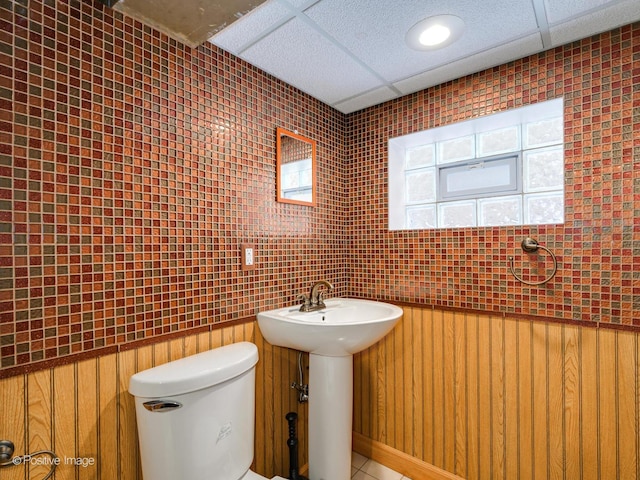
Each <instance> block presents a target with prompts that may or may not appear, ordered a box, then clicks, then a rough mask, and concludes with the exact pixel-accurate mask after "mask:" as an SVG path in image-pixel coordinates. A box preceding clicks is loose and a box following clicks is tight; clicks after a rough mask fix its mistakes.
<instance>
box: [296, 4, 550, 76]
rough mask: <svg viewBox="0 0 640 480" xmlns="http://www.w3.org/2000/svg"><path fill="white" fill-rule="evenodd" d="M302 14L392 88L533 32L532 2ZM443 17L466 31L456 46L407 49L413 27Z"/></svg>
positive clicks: (363, 7)
mask: <svg viewBox="0 0 640 480" xmlns="http://www.w3.org/2000/svg"><path fill="white" fill-rule="evenodd" d="M337 11H339V12H340V15H336V12H337ZM489 12H490V14H489ZM305 13H306V14H307V15H308V16H309V17H310V18H311V19H312V20H313V21H314V22H316V23H317V24H318V25H319V26H320V27H321V28H322V29H324V30H326V32H327V33H328V34H329V35H330V36H332V37H333V38H334V39H335V40H336V41H337V42H340V43H342V44H343V45H344V46H345V47H346V48H347V49H348V50H349V51H350V52H352V53H353V54H354V55H355V56H356V57H358V58H360V59H361V60H362V61H363V62H364V63H365V64H366V65H368V66H369V67H370V68H371V69H373V70H374V71H375V72H377V73H378V74H379V75H381V76H382V77H383V78H384V79H385V80H387V81H390V82H393V81H397V80H398V79H402V78H407V77H410V76H412V75H415V74H417V73H419V72H422V71H424V70H427V69H429V68H434V67H438V66H441V65H445V64H447V63H449V62H451V61H452V60H453V61H454V60H456V59H458V58H463V57H465V56H467V55H469V54H470V53H473V52H479V51H482V50H486V49H489V48H492V47H494V46H496V45H497V44H499V43H502V42H508V41H511V40H513V39H517V38H520V37H522V36H524V35H526V34H530V33H532V32H535V31H536V30H537V22H536V18H535V14H534V10H533V6H532V3H531V0H506V1H505V0H483V1H482V2H478V1H477V0H458V1H456V2H450V1H445V0H438V1H431V2H425V1H424V0H404V1H403V2H402V3H401V4H398V3H396V2H389V1H388V0H350V1H349V2H344V1H343V0H322V1H321V2H319V3H317V4H316V5H314V6H313V7H311V8H309V9H308V10H306V12H305ZM444 13H447V14H453V15H457V16H459V17H460V18H462V19H463V20H464V22H465V24H466V28H465V32H464V34H463V36H462V38H461V39H460V40H458V41H457V42H455V43H454V44H452V45H450V46H449V47H447V48H444V49H442V50H436V51H429V52H418V51H415V50H412V49H410V48H409V47H408V46H407V45H406V44H405V40H404V38H405V35H406V32H407V31H408V30H409V28H410V27H411V26H413V25H414V24H415V23H417V22H418V21H420V20H422V19H423V18H426V17H429V16H432V15H439V14H444Z"/></svg>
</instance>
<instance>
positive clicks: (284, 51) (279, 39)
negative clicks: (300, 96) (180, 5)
mask: <svg viewBox="0 0 640 480" xmlns="http://www.w3.org/2000/svg"><path fill="white" fill-rule="evenodd" d="M240 56H241V57H242V58H243V59H244V60H246V61H248V62H249V63H251V64H253V65H255V66H257V67H259V68H262V69H263V70H265V71H266V72H268V73H270V74H272V75H274V76H276V77H277V78H279V79H281V80H284V81H285V82H287V83H289V84H291V85H293V86H295V87H298V88H300V89H301V90H303V91H305V92H306V93H308V94H310V95H312V96H314V97H316V98H319V99H322V100H323V101H324V102H325V103H328V104H333V103H336V102H339V101H341V100H343V99H345V98H349V97H352V96H354V95H357V94H359V93H361V92H363V91H368V90H371V89H374V88H376V87H379V86H381V85H382V82H381V81H380V80H379V79H378V78H377V77H376V76H375V75H373V74H372V73H371V72H369V71H368V70H367V69H366V68H364V67H363V66H362V65H360V64H359V63H358V62H356V61H354V60H353V58H352V57H351V56H350V55H348V54H347V53H345V52H344V51H343V50H342V49H341V48H339V47H338V46H336V45H335V44H334V43H332V42H331V41H330V40H329V39H327V38H326V37H325V36H324V35H322V34H321V33H319V32H318V31H317V30H315V29H314V28H313V27H312V26H310V25H309V24H308V23H307V22H304V21H302V20H299V19H298V18H294V19H292V20H290V21H289V22H287V23H286V24H284V25H283V26H281V27H280V28H278V29H277V30H275V31H274V32H272V33H271V34H269V35H268V36H266V37H265V38H264V39H262V40H260V41H259V42H258V43H256V44H255V45H253V46H251V47H250V48H248V49H247V50H245V51H244V52H243V53H242V54H241V55H240Z"/></svg>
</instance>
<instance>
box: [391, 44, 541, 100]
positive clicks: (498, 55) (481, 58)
mask: <svg viewBox="0 0 640 480" xmlns="http://www.w3.org/2000/svg"><path fill="white" fill-rule="evenodd" d="M541 50H542V39H541V37H540V35H539V34H537V33H536V34H532V35H529V36H527V37H525V38H521V39H518V40H515V41H513V42H510V43H508V44H507V45H502V46H500V47H496V48H493V49H491V50H487V51H484V52H482V53H478V54H476V55H471V56H469V57H466V58H463V59H460V60H457V61H454V62H451V63H449V64H446V65H443V66H441V67H438V68H436V69H434V70H429V71H427V72H424V73H420V74H418V75H414V76H412V77H409V78H407V79H405V80H401V81H399V82H395V83H394V84H393V86H394V87H395V88H397V89H398V90H399V91H400V92H402V93H403V94H408V93H413V92H417V91H418V90H422V89H424V88H428V87H433V86H434V85H439V84H441V83H444V82H448V81H449V80H451V79H453V78H461V77H464V76H465V75H469V74H472V73H475V72H479V71H481V70H485V69H487V68H490V67H493V66H496V65H502V64H503V63H507V62H510V61H512V60H516V59H518V58H523V57H526V56H527V55H531V54H533V53H536V52H539V51H541Z"/></svg>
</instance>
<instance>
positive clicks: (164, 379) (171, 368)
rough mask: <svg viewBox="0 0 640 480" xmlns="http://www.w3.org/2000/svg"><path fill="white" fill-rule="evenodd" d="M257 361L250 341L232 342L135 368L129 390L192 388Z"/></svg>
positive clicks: (149, 394) (154, 392) (156, 392)
mask: <svg viewBox="0 0 640 480" xmlns="http://www.w3.org/2000/svg"><path fill="white" fill-rule="evenodd" d="M257 362H258V348H257V347H256V346H255V345H254V344H253V343H251V342H239V343H232V344H230V345H225V346H224V347H220V348H214V349H213V350H208V351H206V352H202V353H198V354H195V355H191V356H189V357H184V358H181V359H179V360H174V361H173V362H169V363H165V364H162V365H159V366H157V367H153V368H150V369H148V370H143V371H142V372H138V373H136V374H135V375H133V376H132V377H131V379H130V380H129V393H131V394H132V395H135V396H136V397H145V398H156V397H165V396H167V395H180V394H184V393H189V392H195V391H196V390H201V389H203V388H207V387H211V386H213V385H217V384H219V383H222V382H226V381H227V380H230V379H232V378H234V377H237V376H238V375H241V374H243V373H244V372H246V371H247V370H249V369H251V368H252V367H253V366H254V365H255V364H256V363H257Z"/></svg>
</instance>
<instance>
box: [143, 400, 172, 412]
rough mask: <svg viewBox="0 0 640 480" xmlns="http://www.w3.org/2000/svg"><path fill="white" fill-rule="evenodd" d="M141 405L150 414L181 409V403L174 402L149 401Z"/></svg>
mask: <svg viewBox="0 0 640 480" xmlns="http://www.w3.org/2000/svg"><path fill="white" fill-rule="evenodd" d="M142 405H143V406H144V408H146V409H147V410H149V411H150V412H166V411H170V410H175V409H177V408H181V407H182V404H181V403H179V402H176V401H174V400H151V401H149V402H144V403H143V404H142Z"/></svg>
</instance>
